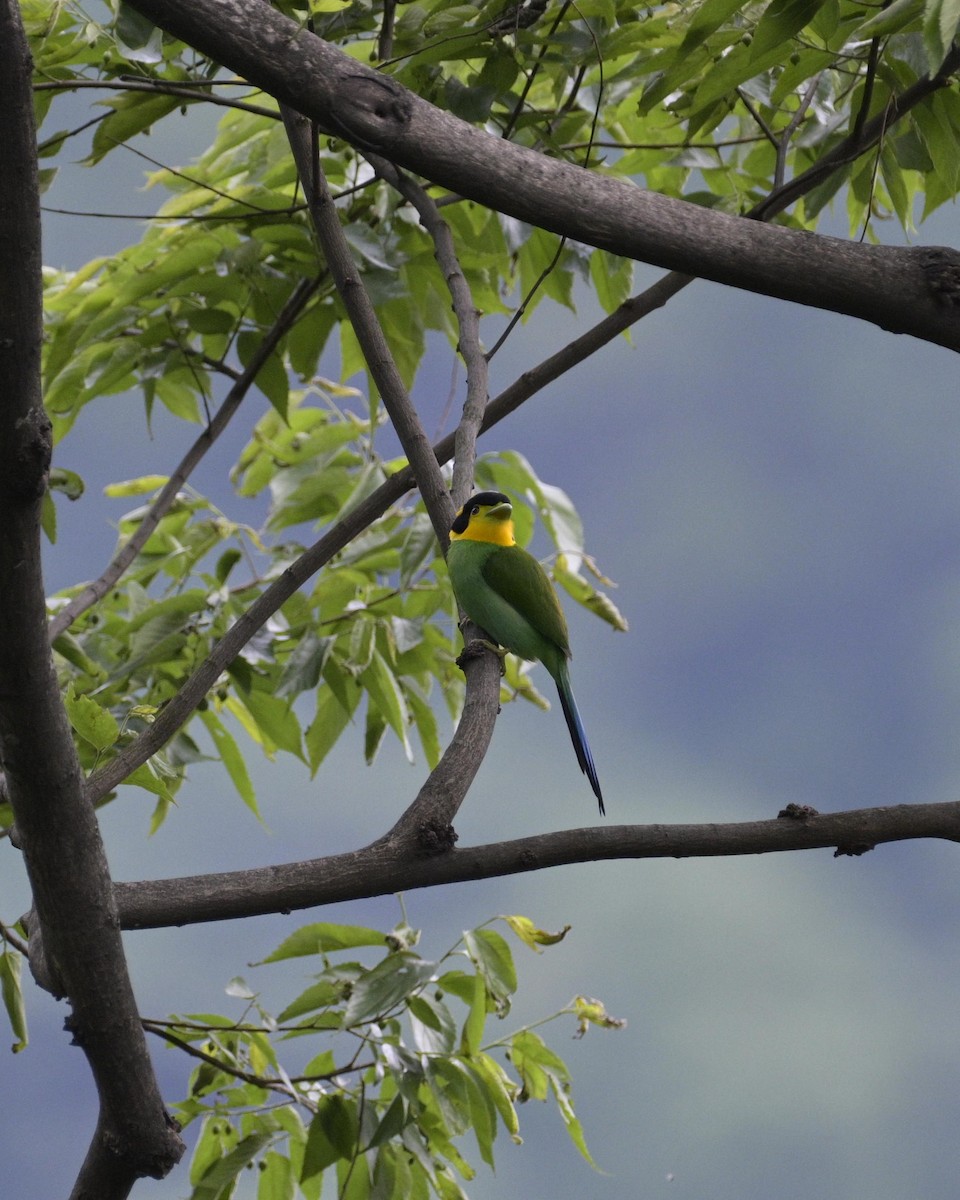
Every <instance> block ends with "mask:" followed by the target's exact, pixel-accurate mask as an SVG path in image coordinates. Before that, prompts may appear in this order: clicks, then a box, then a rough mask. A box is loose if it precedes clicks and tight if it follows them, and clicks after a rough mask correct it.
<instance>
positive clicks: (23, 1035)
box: [0, 944, 29, 1054]
mask: <svg viewBox="0 0 960 1200" xmlns="http://www.w3.org/2000/svg"><path fill="white" fill-rule="evenodd" d="M22 966H23V963H22V959H21V956H20V955H19V954H18V953H17V952H16V951H15V950H12V949H10V948H9V947H8V946H7V945H6V944H4V947H3V950H2V951H0V992H2V994H3V1006H4V1008H5V1009H6V1010H7V1019H8V1020H9V1022H10V1028H11V1029H12V1031H13V1037H14V1042H13V1045H12V1046H11V1047H10V1049H11V1050H12V1051H13V1053H14V1054H19V1053H20V1051H21V1050H25V1049H26V1047H27V1043H28V1041H29V1038H28V1036H27V1010H26V1008H25V1006H24V1003H23V990H22V988H21V986H20V974H21V970H22Z"/></svg>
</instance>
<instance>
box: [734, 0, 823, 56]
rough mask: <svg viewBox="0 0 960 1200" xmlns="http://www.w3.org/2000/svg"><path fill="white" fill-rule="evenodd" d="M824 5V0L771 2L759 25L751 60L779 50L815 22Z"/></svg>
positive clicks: (751, 48) (779, 0) (751, 50)
mask: <svg viewBox="0 0 960 1200" xmlns="http://www.w3.org/2000/svg"><path fill="white" fill-rule="evenodd" d="M822 3H823V0H771V3H770V4H768V5H767V7H766V8H765V9H764V11H763V15H762V16H761V18H760V20H759V22H758V23H757V28H756V30H755V32H754V35H753V44H752V46H751V47H750V56H751V58H753V59H754V60H756V59H758V58H762V57H763V56H764V55H765V54H768V53H769V52H770V51H771V50H775V49H779V48H780V47H781V46H782V45H783V43H784V42H787V41H789V40H790V38H792V37H793V36H794V34H797V33H799V32H800V30H801V29H803V27H804V26H805V25H808V24H809V23H810V22H811V21H812V20H813V18H814V17H815V16H816V13H817V10H818V9H819V8H820V6H821V5H822Z"/></svg>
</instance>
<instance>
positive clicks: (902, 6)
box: [857, 0, 926, 38]
mask: <svg viewBox="0 0 960 1200" xmlns="http://www.w3.org/2000/svg"><path fill="white" fill-rule="evenodd" d="M925 3H926V0H893V3H892V4H889V5H887V7H886V8H884V9H882V10H881V11H880V12H878V13H875V14H874V15H873V16H872V17H870V18H869V20H867V21H864V23H863V24H862V25H861V26H860V28H859V29H858V30H857V34H858V36H860V37H867V38H878V37H888V36H889V35H890V34H891V33H898V32H899V31H900V30H901V29H904V28H905V27H906V26H907V25H909V24H910V23H911V22H912V21H916V20H919V18H920V17H921V16H922V14H923V10H924V7H925ZM867 11H868V12H869V9H868V10H867Z"/></svg>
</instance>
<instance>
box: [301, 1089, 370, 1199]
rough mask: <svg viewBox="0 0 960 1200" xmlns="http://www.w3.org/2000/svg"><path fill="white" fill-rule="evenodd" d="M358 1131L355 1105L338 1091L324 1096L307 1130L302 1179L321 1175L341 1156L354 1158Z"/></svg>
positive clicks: (349, 1158)
mask: <svg viewBox="0 0 960 1200" xmlns="http://www.w3.org/2000/svg"><path fill="white" fill-rule="evenodd" d="M358 1134H359V1129H358V1127H357V1112H356V1105H355V1104H353V1103H351V1102H350V1101H349V1100H347V1099H345V1098H344V1097H343V1096H341V1095H340V1094H339V1093H337V1092H334V1093H333V1094H332V1095H329V1096H321V1097H320V1100H319V1103H318V1105H317V1112H316V1115H315V1116H314V1118H313V1120H312V1121H311V1122H310V1128H309V1130H308V1132H307V1145H306V1148H305V1150H304V1154H303V1169H302V1171H301V1173H300V1178H301V1180H306V1179H310V1178H312V1177H313V1176H315V1175H319V1174H320V1173H321V1172H322V1171H325V1170H326V1169H327V1167H329V1166H331V1165H332V1164H333V1163H335V1162H336V1161H337V1160H338V1159H341V1158H345V1159H348V1160H351V1159H352V1158H353V1156H354V1152H355V1150H356V1146H357V1138H358Z"/></svg>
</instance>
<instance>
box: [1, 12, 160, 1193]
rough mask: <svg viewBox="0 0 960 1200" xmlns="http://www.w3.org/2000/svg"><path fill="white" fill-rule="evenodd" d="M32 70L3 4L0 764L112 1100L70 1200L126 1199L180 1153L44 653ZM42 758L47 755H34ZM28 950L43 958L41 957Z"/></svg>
mask: <svg viewBox="0 0 960 1200" xmlns="http://www.w3.org/2000/svg"><path fill="white" fill-rule="evenodd" d="M30 75H31V63H30V56H29V53H28V51H27V45H26V39H25V37H24V35H23V28H22V26H21V24H20V15H19V7H18V5H17V4H16V2H15V0H3V2H2V3H0V111H2V112H3V114H4V123H3V126H2V130H0V579H2V580H3V587H2V588H0V629H2V630H3V636H2V638H0V760H2V767H3V771H4V773H5V777H6V788H7V793H8V796H9V800H10V802H11V804H12V806H13V811H14V815H15V817H16V821H17V826H18V829H19V834H20V839H21V844H22V848H23V854H24V860H25V863H26V867H27V873H28V875H29V878H30V884H31V888H32V890H33V897H34V904H35V908H36V912H37V914H38V915H39V923H40V930H39V931H38V930H37V929H36V925H35V923H34V925H33V928H31V930H30V932H31V941H32V940H33V936H34V935H35V934H37V933H38V932H40V933H41V934H42V940H43V945H44V950H45V954H46V960H47V963H48V965H49V967H50V970H51V974H52V977H53V980H54V983H55V987H56V990H57V992H58V993H59V994H60V995H66V996H68V997H69V1000H70V1004H71V1007H72V1010H73V1012H72V1016H71V1018H70V1027H71V1029H72V1030H73V1032H74V1036H75V1039H76V1041H77V1043H78V1044H79V1045H81V1046H82V1048H83V1050H84V1052H85V1054H86V1056H87V1059H88V1060H89V1063H90V1067H91V1070H92V1072H93V1075H94V1078H95V1080H96V1084H97V1090H98V1092H99V1096H100V1119H99V1122H98V1125H97V1131H96V1134H95V1136H94V1138H93V1141H92V1142H91V1145H90V1150H89V1153H88V1155H87V1159H86V1161H85V1163H84V1166H83V1168H82V1170H81V1174H80V1177H79V1179H78V1181H77V1184H76V1186H75V1188H74V1192H73V1195H74V1197H76V1198H77V1200H80V1198H81V1197H85V1198H92V1197H94V1196H95V1197H96V1198H97V1200H115V1198H116V1200H120V1198H122V1197H125V1196H127V1195H128V1194H129V1191H130V1189H131V1188H132V1186H133V1184H134V1182H135V1181H136V1179H138V1178H139V1177H141V1176H143V1175H153V1176H156V1177H161V1176H163V1175H165V1174H166V1173H167V1172H168V1171H169V1170H170V1168H171V1167H173V1166H174V1165H175V1164H176V1163H177V1162H178V1160H179V1159H180V1156H181V1154H182V1153H183V1144H182V1142H181V1141H180V1138H179V1137H178V1136H177V1134H176V1132H175V1130H174V1129H173V1128H172V1126H171V1123H170V1122H169V1120H168V1118H167V1115H166V1113H165V1111H164V1108H163V1104H162V1101H161V1099H160V1093H159V1090H158V1088H157V1084H156V1080H155V1078H154V1075H153V1069H152V1066H151V1064H150V1058H149V1056H148V1054H147V1049H146V1041H145V1038H144V1035H143V1030H142V1029H141V1028H140V1024H139V1018H138V1015H137V1010H136V1004H135V1001H134V997H133V990H132V988H131V986H130V980H129V976H128V974H127V968H126V962H125V960H124V955H123V945H122V943H121V940H120V929H119V922H118V918H117V912H116V908H115V906H114V898H113V891H112V887H111V881H110V875H109V871H108V869H107V863H106V858H105V855H104V851H103V844H102V842H101V840H100V831H99V827H98V824H97V819H96V816H95V814H94V811H93V809H92V807H91V806H90V805H89V804H88V803H87V802H86V800H85V798H84V792H83V779H82V773H81V770H80V764H79V762H78V761H77V756H76V752H75V750H74V746H73V738H72V736H71V732H70V727H69V724H68V722H67V718H66V714H65V712H64V709H63V703H62V700H61V696H60V689H59V686H58V683H57V678H56V674H55V672H54V668H53V661H52V658H51V655H50V648H49V644H48V642H47V632H46V615H45V612H46V610H45V603H44V594H43V579H42V577H41V572H40V508H41V504H42V501H43V494H44V489H45V486H46V480H47V472H48V470H49V464H50V452H51V433H50V425H49V421H48V420H47V417H46V414H45V413H44V410H43V404H42V400H41V395H40V345H41V284H40V278H41V276H40V265H41V256H40V207H39V193H38V188H37V163H36V143H35V134H34V122H33V97H32V94H31V89H30ZM38 747H40V750H39V751H38V749H37V748H38ZM31 951H32V947H31Z"/></svg>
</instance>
